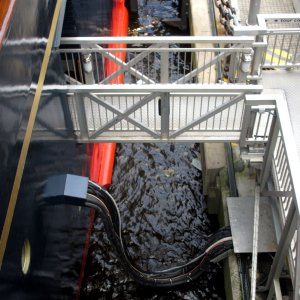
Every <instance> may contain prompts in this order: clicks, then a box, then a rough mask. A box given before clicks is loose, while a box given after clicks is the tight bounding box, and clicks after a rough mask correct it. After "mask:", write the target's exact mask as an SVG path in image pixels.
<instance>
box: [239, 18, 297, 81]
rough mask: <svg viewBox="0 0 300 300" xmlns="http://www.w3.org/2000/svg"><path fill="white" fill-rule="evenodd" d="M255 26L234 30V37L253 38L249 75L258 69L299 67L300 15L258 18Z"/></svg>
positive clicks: (256, 72)
mask: <svg viewBox="0 0 300 300" xmlns="http://www.w3.org/2000/svg"><path fill="white" fill-rule="evenodd" d="M257 19H258V25H257V26H237V27H235V28H234V35H235V36H244V35H247V36H249V35H250V36H251V35H252V36H255V38H256V41H255V43H254V57H253V60H252V71H251V75H252V76H253V75H254V76H257V75H260V72H261V69H270V68H295V67H299V66H300V14H270V15H258V17H257Z"/></svg>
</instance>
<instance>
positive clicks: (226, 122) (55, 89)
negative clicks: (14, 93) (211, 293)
mask: <svg viewBox="0 0 300 300" xmlns="http://www.w3.org/2000/svg"><path fill="white" fill-rule="evenodd" d="M258 19H259V24H258V25H257V26H248V27H236V28H235V35H234V36H232V37H127V38H116V37H101V38H84V37H79V38H63V39H62V40H61V45H60V48H56V49H53V50H52V56H51V60H50V64H51V63H62V65H63V68H64V71H65V82H64V83H62V84H61V85H45V86H44V88H43V93H42V99H41V104H40V108H39V112H38V114H37V118H36V122H35V127H34V131H33V136H32V139H33V140H34V139H37V140H41V139H46V140H49V139H64V140H66V139H76V140H77V141H78V142H80V143H90V142H107V141H112V142H190V141H193V142H195V141H197V142H236V143H239V145H240V147H241V149H243V151H246V152H247V153H249V155H251V153H259V155H260V157H261V159H262V163H261V164H260V172H259V176H258V178H257V186H258V188H257V193H258V196H257V197H256V199H258V200H257V201H259V196H260V195H262V196H266V195H267V196H268V197H270V198H271V200H272V201H273V202H274V203H275V204H276V207H278V212H279V223H280V232H279V234H278V246H277V251H276V254H275V257H274V260H273V264H272V267H271V271H270V273H269V276H268V280H267V282H266V283H265V285H263V286H259V287H257V289H258V290H261V291H268V299H273V297H275V298H276V299H282V295H281V288H280V283H279V279H280V278H281V275H282V271H283V270H284V271H286V270H288V274H289V277H290V278H291V281H292V284H293V290H294V293H293V299H300V295H299V291H300V255H299V253H300V215H299V208H300V186H299V184H298V185H297V180H299V178H300V164H299V153H297V150H296V144H295V135H294V134H293V124H292V123H291V119H290V114H289V111H288V106H287V99H286V97H285V95H284V93H282V92H280V91H275V90H265V89H264V87H263V86H262V85H260V84H259V83H260V80H261V78H262V76H263V72H264V70H266V69H267V70H269V72H276V70H278V69H293V70H295V69H297V68H298V67H299V66H300V43H299V42H300V28H299V23H300V15H260V16H259V18H258ZM283 23H284V24H288V25H284V26H283V25H282V24H283ZM274 24H275V25H276V26H275V25H274ZM278 24H280V25H279V26H278ZM273 25H274V26H273ZM120 43H126V44H127V48H122V47H115V48H114V47H112V45H118V44H120ZM120 52H126V57H127V59H126V61H122V60H120V59H119V58H118V55H116V54H117V53H120ZM171 62H172V64H171ZM108 63H113V64H115V65H117V66H118V67H117V69H116V70H115V71H114V72H113V73H111V74H108V75H107V74H105V66H106V64H108ZM49 76H51V74H49ZM118 76H124V80H125V82H126V83H125V84H120V85H113V84H111V83H112V80H114V79H115V78H117V77H118ZM47 107H48V108H47ZM58 107H64V108H67V111H68V112H67V113H66V111H65V112H64V115H63V116H61V117H63V118H62V119H63V120H64V121H63V122H60V121H58V120H59V117H60V115H58V113H57V112H56V110H57V108H58ZM12 109H13V108H12ZM51 110H52V111H53V114H51ZM47 115H48V116H50V117H48V121H45V120H47ZM53 120H54V121H55V122H54V121H53ZM52 121H53V122H52ZM54 124H55V125H54ZM256 215H257V214H256ZM254 221H255V220H254ZM253 227H254V230H253V231H254V233H256V235H254V242H253V246H254V247H253V256H254V258H255V255H254V254H255V251H257V247H255V244H256V243H257V234H258V235H259V232H258V222H254V223H253ZM256 246H257V245H256ZM253 268H256V260H255V259H254V266H253ZM254 270H256V269H254ZM253 274H254V273H253ZM253 277H254V279H255V276H254V275H253ZM254 279H252V285H254V284H255V283H254V282H253V281H254ZM255 290H256V288H255V285H254V291H253V293H254V294H253V295H254V296H255ZM253 299H254V298H253Z"/></svg>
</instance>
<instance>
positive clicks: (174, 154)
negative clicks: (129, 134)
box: [81, 0, 223, 299]
mask: <svg viewBox="0 0 300 300" xmlns="http://www.w3.org/2000/svg"><path fill="white" fill-rule="evenodd" d="M138 4H139V11H138V16H137V18H136V20H137V21H133V22H131V25H130V31H131V32H132V31H133V30H134V29H136V28H138V29H139V35H174V34H177V35H178V34H184V33H182V32H178V31H177V32H176V30H174V28H170V27H168V26H166V25H165V24H164V23H163V22H161V20H162V19H163V18H174V17H177V16H178V6H179V1H178V0H165V1H163V0H161V1H158V0H148V1H147V0H139V1H138ZM153 24H154V26H153ZM185 34H186V33H185ZM199 155H200V147H199V144H171V143H168V144H167V143H164V144H153V143H151V144H150V143H149V144H118V146H117V153H116V161H115V168H114V173H113V183H112V186H111V188H110V192H111V193H112V195H113V196H114V197H115V199H116V201H117V204H118V207H119V209H120V213H121V218H122V224H123V234H124V237H125V241H126V244H127V246H128V249H129V253H130V255H131V257H132V259H133V261H134V262H135V264H137V265H138V266H140V267H141V268H143V269H144V270H147V271H153V270H159V269H164V268H168V267H171V266H175V265H178V264H180V263H184V262H187V261H189V260H190V259H192V258H194V257H195V256H196V255H199V253H200V252H201V249H202V247H203V246H204V244H205V242H206V239H207V236H208V235H209V234H211V233H212V232H213V230H214V229H213V227H214V226H213V225H212V224H211V222H210V220H209V217H208V215H207V213H206V202H205V200H204V196H203V194H202V173H201V172H200V171H199V170H198V169H196V168H195V167H194V166H192V160H193V159H194V158H199ZM222 283H223V275H222V270H221V267H220V266H219V265H211V266H209V269H208V270H207V271H206V272H204V273H203V276H202V277H201V278H199V279H198V280H196V281H195V282H193V283H191V284H189V285H186V286H184V287H181V288H174V289H172V290H170V289H159V290H156V289H153V288H145V287H143V286H140V285H138V284H137V283H135V282H134V281H133V280H132V279H131V278H130V277H129V276H128V275H127V273H126V270H124V269H123V267H122V265H121V263H120V262H119V260H118V257H117V255H116V252H115V249H114V248H113V247H112V245H111V243H110V241H109V240H108V238H107V236H106V233H105V231H104V227H103V224H102V220H101V219H100V218H98V219H97V220H96V222H95V225H94V230H93V233H92V237H91V243H90V253H89V256H88V261H87V267H86V278H85V281H84V285H83V289H82V293H81V298H82V299H223V290H222V287H221V288H220V286H223V284H222Z"/></svg>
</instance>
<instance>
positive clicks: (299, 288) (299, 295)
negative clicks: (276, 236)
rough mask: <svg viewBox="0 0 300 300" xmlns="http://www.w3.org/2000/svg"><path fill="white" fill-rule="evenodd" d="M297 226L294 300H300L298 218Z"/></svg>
mask: <svg viewBox="0 0 300 300" xmlns="http://www.w3.org/2000/svg"><path fill="white" fill-rule="evenodd" d="M297 219H298V225H297V246H296V247H297V250H296V262H295V278H294V297H293V300H299V299H300V257H299V256H300V218H299V216H298V218H297Z"/></svg>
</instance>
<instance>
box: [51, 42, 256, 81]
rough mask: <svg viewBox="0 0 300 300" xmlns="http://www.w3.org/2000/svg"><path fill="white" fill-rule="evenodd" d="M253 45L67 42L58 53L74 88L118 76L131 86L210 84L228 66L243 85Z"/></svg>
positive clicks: (234, 78) (235, 78) (232, 43)
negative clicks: (245, 61)
mask: <svg viewBox="0 0 300 300" xmlns="http://www.w3.org/2000/svg"><path fill="white" fill-rule="evenodd" d="M253 42H254V39H253V37H122V38H118V37H106V38H92V37H91V38H63V39H62V40H61V48H60V49H58V50H57V51H58V52H59V53H60V54H61V57H62V60H63V63H64V68H65V73H66V79H67V81H68V82H70V83H72V84H80V83H85V82H89V83H98V84H111V83H113V82H114V80H115V79H116V78H118V76H123V77H124V78H125V83H127V84H140V85H142V84H158V83H173V84H183V83H189V84H192V83H201V84H208V83H215V82H216V80H217V79H220V78H217V76H216V69H218V68H220V67H226V66H227V68H228V69H229V73H230V76H231V79H232V81H233V82H240V77H241V76H242V75H243V73H245V72H246V73H247V72H248V71H249V70H246V71H245V69H244V68H242V67H241V64H242V57H245V56H247V55H248V56H249V55H250V54H251V53H252V51H253V50H252V44H253ZM120 44H126V45H127V48H124V47H121V46H118V45H120ZM215 46H216V47H215ZM121 53H125V54H126V55H123V57H124V56H125V59H120V54H121ZM171 62H172V63H171ZM87 78H88V80H87ZM91 78H92V79H91Z"/></svg>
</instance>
